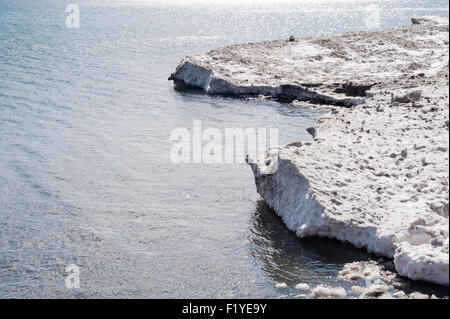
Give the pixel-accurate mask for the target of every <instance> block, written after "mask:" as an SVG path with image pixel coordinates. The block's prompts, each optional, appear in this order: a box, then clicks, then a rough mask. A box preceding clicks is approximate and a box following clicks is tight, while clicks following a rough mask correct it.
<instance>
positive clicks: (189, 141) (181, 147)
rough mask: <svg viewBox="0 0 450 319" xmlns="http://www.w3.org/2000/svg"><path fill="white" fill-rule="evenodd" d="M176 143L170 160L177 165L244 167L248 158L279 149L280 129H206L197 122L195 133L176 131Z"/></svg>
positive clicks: (194, 122) (189, 130) (173, 135)
mask: <svg viewBox="0 0 450 319" xmlns="http://www.w3.org/2000/svg"><path fill="white" fill-rule="evenodd" d="M170 140H171V141H172V142H174V144H173V145H172V147H171V150H170V159H171V161H172V162H173V163H175V164H180V163H184V164H191V163H194V164H200V163H203V164H232V163H244V162H245V161H246V158H247V155H248V156H250V157H255V156H256V155H257V154H259V153H262V152H265V151H266V150H268V149H269V148H272V147H275V146H278V128H255V127H249V128H225V129H224V130H221V129H219V128H216V127H208V128H203V127H202V122H201V121H200V120H196V121H193V123H192V129H189V128H186V127H179V128H175V129H173V130H172V132H171V134H170Z"/></svg>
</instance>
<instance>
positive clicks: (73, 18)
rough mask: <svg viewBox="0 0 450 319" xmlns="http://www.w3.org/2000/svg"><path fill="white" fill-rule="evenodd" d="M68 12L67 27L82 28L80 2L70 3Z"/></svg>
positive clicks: (67, 8)
mask: <svg viewBox="0 0 450 319" xmlns="http://www.w3.org/2000/svg"><path fill="white" fill-rule="evenodd" d="M66 13H68V14H69V15H68V16H67V17H66V27H67V28H68V29H79V28H80V6H79V5H78V4H74V3H72V4H69V5H67V7H66Z"/></svg>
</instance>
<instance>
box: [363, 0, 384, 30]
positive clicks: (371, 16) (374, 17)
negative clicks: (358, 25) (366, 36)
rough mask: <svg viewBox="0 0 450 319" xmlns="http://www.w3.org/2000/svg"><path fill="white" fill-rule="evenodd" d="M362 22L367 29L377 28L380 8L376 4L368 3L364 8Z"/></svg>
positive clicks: (379, 23)
mask: <svg viewBox="0 0 450 319" xmlns="http://www.w3.org/2000/svg"><path fill="white" fill-rule="evenodd" d="M364 22H365V24H366V28H367V30H369V31H371V30H378V29H379V28H380V26H381V8H380V7H379V6H377V5H369V6H368V7H367V8H366V12H365V18H364Z"/></svg>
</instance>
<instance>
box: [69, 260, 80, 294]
mask: <svg viewBox="0 0 450 319" xmlns="http://www.w3.org/2000/svg"><path fill="white" fill-rule="evenodd" d="M66 272H68V273H69V275H68V276H67V277H66V287H67V288H68V289H73V288H75V289H78V288H80V267H78V266H77V265H74V264H71V265H69V266H67V267H66Z"/></svg>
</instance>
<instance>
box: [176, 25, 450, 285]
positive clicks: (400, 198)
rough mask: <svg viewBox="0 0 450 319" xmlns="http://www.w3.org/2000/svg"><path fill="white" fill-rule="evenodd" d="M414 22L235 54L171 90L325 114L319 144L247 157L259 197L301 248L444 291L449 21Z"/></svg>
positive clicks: (211, 55)
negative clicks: (329, 250) (373, 264)
mask: <svg viewBox="0 0 450 319" xmlns="http://www.w3.org/2000/svg"><path fill="white" fill-rule="evenodd" d="M414 23H415V24H414V25H413V26H410V27H404V28H397V29H392V30H386V31H380V32H373V33H367V32H356V33H346V34H341V35H337V36H329V37H321V38H317V39H300V40H296V41H295V42H289V41H272V42H263V43H251V44H242V45H233V46H229V47H225V48H220V49H217V50H213V51H211V52H208V53H206V54H201V55H197V56H193V57H188V58H186V59H185V60H183V61H182V63H181V64H180V66H179V67H178V68H177V70H176V72H175V73H174V74H172V76H171V78H170V79H172V80H174V81H175V82H176V83H182V84H186V85H190V86H194V87H199V88H202V89H204V90H205V92H207V93H210V94H226V95H234V96H248V95H266V96H269V97H271V98H275V99H282V100H288V101H294V100H299V101H309V102H311V103H316V104H325V105H328V106H329V109H330V110H331V112H330V113H328V114H327V115H325V116H323V117H322V118H321V119H319V120H318V122H317V125H315V126H314V128H309V129H308V132H310V133H311V134H312V135H313V137H314V141H313V142H311V143H305V142H303V143H302V142H296V143H291V144H289V145H286V146H283V147H279V148H275V149H272V150H269V151H267V152H266V153H264V154H261V155H259V156H257V157H256V158H249V160H248V163H249V164H250V165H251V167H252V170H253V173H254V176H255V183H256V187H257V191H258V192H259V194H260V195H261V196H262V197H263V198H264V199H265V201H266V202H267V203H268V205H269V206H270V207H272V208H273V209H274V210H275V212H276V213H277V214H278V215H279V216H281V218H282V219H283V221H284V223H285V224H286V226H287V227H288V228H289V229H291V230H292V231H294V232H295V233H296V234H297V235H298V236H300V237H306V236H324V237H330V238H336V239H339V240H342V241H346V242H349V243H352V244H353V245H355V246H357V247H361V248H366V249H367V250H368V251H370V252H373V253H376V254H379V255H382V256H386V257H390V258H394V262H395V267H396V269H397V271H398V272H399V273H400V274H401V275H404V276H407V277H410V278H412V279H421V280H426V281H430V282H433V283H438V284H442V285H446V286H448V281H449V274H448V273H449V257H448V236H449V223H448V218H449V209H448V207H449V197H448V190H449V189H448V184H449V178H448V168H449V167H448V165H449V164H448V163H449V156H448V155H449V136H448V129H449V124H448V123H449V122H448V118H449V101H448V88H449V84H448V59H449V51H448V36H449V34H448V18H442V17H440V18H431V17H427V18H423V19H421V18H415V20H414ZM338 106H345V107H344V108H342V107H338Z"/></svg>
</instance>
